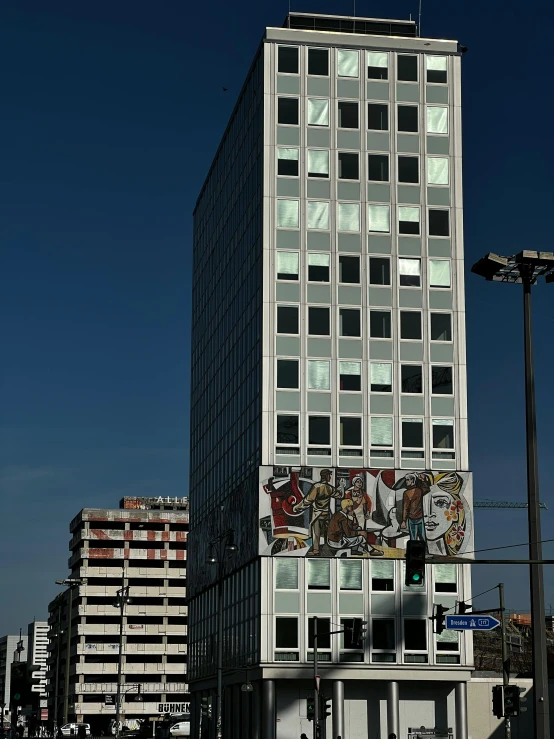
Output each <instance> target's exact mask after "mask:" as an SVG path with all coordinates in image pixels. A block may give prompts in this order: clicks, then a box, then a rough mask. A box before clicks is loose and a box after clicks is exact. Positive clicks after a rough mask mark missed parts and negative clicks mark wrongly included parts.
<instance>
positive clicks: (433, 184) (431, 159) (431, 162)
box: [426, 156, 450, 187]
mask: <svg viewBox="0 0 554 739" xmlns="http://www.w3.org/2000/svg"><path fill="white" fill-rule="evenodd" d="M435 162H446V168H445V169H446V180H445V181H444V182H431V179H430V170H431V168H432V167H433V166H434V164H435ZM443 166H444V165H443ZM426 170H427V184H428V185H429V186H430V187H449V186H450V158H449V157H444V156H443V157H438V156H437V157H436V156H428V157H427V167H426Z"/></svg>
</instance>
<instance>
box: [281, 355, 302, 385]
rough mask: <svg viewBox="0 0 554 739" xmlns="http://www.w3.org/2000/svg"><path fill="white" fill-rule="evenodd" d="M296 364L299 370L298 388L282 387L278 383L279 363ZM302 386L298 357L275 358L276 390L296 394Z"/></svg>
mask: <svg viewBox="0 0 554 739" xmlns="http://www.w3.org/2000/svg"><path fill="white" fill-rule="evenodd" d="M282 361H284V362H296V365H297V368H298V387H280V386H279V385H278V384H277V383H278V376H279V372H278V370H277V366H278V364H279V362H282ZM300 385H301V376H300V360H299V359H298V357H275V389H276V390H285V391H289V392H294V391H298V390H300Z"/></svg>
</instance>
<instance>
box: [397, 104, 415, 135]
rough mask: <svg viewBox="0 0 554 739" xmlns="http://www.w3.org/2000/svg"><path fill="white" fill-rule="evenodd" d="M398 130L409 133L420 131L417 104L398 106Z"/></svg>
mask: <svg viewBox="0 0 554 739" xmlns="http://www.w3.org/2000/svg"><path fill="white" fill-rule="evenodd" d="M398 130H399V131H404V132H407V133H417V132H418V131H419V122H418V116H417V105H399V106H398Z"/></svg>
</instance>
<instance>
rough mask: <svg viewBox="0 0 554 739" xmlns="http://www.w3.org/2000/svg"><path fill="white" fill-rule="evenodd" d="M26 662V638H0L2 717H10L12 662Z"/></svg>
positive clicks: (10, 635)
mask: <svg viewBox="0 0 554 739" xmlns="http://www.w3.org/2000/svg"><path fill="white" fill-rule="evenodd" d="M19 661H21V662H26V661H27V637H26V636H22V635H21V634H19V635H16V634H7V635H6V636H2V637H0V702H1V705H2V716H3V717H4V718H6V717H9V716H10V699H11V691H10V684H11V668H12V662H19Z"/></svg>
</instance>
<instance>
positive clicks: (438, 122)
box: [427, 105, 448, 133]
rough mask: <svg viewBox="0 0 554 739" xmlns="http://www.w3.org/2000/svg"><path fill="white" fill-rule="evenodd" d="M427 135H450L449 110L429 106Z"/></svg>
mask: <svg viewBox="0 0 554 739" xmlns="http://www.w3.org/2000/svg"><path fill="white" fill-rule="evenodd" d="M427 133H448V108H445V107H442V106H438V105H433V106H427Z"/></svg>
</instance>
